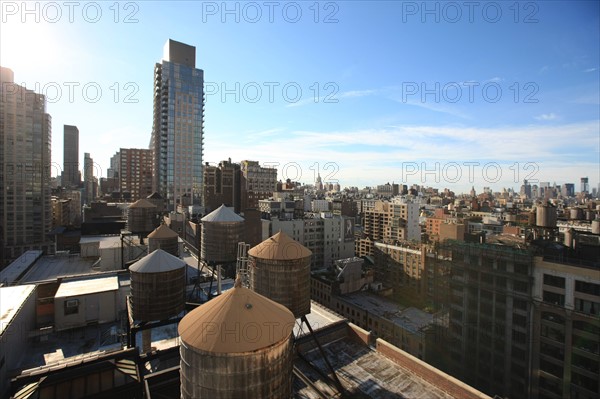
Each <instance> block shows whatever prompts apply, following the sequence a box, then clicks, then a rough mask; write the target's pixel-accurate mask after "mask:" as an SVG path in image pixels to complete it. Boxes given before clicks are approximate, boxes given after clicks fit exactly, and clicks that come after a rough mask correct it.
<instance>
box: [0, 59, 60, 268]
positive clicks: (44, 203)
mask: <svg viewBox="0 0 600 399" xmlns="http://www.w3.org/2000/svg"><path fill="white" fill-rule="evenodd" d="M0 121H1V122H0V188H1V189H0V231H2V236H3V237H2V242H0V251H4V257H5V259H6V260H10V259H13V258H15V257H17V256H19V255H20V254H21V253H23V252H24V251H25V250H27V249H42V250H47V249H48V248H49V247H50V242H49V240H48V238H47V236H46V234H47V233H48V232H49V230H50V228H51V224H52V207H51V205H50V162H51V160H50V155H51V153H50V145H51V137H52V134H51V123H50V121H51V118H50V115H49V114H47V113H46V98H45V96H44V95H42V94H37V93H35V92H34V91H33V90H27V89H26V88H25V87H23V86H20V85H17V84H15V83H14V75H13V72H12V70H10V69H8V68H2V67H0Z"/></svg>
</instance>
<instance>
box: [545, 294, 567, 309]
mask: <svg viewBox="0 0 600 399" xmlns="http://www.w3.org/2000/svg"><path fill="white" fill-rule="evenodd" d="M544 302H546V303H551V304H553V305H559V306H564V304H565V296H564V295H561V294H556V293H554V292H550V291H544Z"/></svg>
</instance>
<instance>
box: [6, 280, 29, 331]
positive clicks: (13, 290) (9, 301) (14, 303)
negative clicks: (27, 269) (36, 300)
mask: <svg viewBox="0 0 600 399" xmlns="http://www.w3.org/2000/svg"><path fill="white" fill-rule="evenodd" d="M34 290H35V285H33V284H28V285H15V286H12V287H0V336H1V335H2V334H3V333H4V330H5V329H6V327H8V326H9V324H10V322H11V321H12V319H13V317H15V315H16V314H17V312H18V311H19V309H20V308H21V306H23V303H24V302H25V300H26V299H27V298H28V297H29V295H31V293H32V292H33V291H34Z"/></svg>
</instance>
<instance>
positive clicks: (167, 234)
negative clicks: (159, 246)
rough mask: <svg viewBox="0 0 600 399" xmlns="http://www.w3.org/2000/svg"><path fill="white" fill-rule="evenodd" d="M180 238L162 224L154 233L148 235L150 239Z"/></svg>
mask: <svg viewBox="0 0 600 399" xmlns="http://www.w3.org/2000/svg"><path fill="white" fill-rule="evenodd" d="M175 237H179V235H178V234H177V233H175V232H174V231H173V230H171V229H170V228H169V226H167V225H166V224H161V225H160V226H158V227H157V228H156V229H154V231H153V232H152V233H150V234H148V238H175Z"/></svg>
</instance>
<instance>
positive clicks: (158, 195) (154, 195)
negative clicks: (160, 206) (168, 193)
mask: <svg viewBox="0 0 600 399" xmlns="http://www.w3.org/2000/svg"><path fill="white" fill-rule="evenodd" d="M146 198H148V199H163V197H162V196H161V195H160V194H159V193H158V192H157V191H155V192H153V193H152V194H150V195H149V196H147V197H146Z"/></svg>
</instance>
